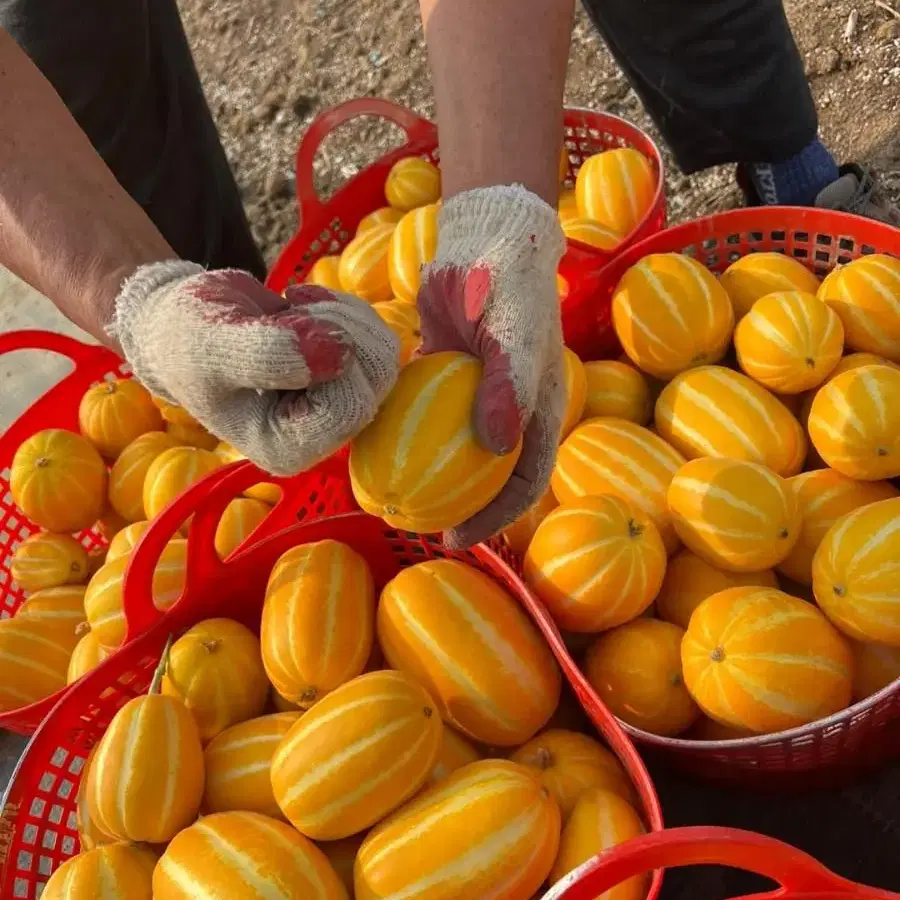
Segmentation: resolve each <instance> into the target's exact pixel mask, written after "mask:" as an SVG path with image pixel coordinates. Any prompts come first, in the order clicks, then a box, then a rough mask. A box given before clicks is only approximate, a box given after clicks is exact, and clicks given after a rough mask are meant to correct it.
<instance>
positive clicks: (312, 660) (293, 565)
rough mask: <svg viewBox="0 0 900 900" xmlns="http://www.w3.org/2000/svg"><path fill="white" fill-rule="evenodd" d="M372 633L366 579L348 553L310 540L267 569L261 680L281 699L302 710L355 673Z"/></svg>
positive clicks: (370, 588)
mask: <svg viewBox="0 0 900 900" xmlns="http://www.w3.org/2000/svg"><path fill="white" fill-rule="evenodd" d="M374 631H375V587H374V584H373V581H372V573H371V572H370V570H369V566H368V564H367V563H366V561H365V559H363V558H362V556H360V555H359V554H358V553H357V552H356V551H355V550H352V549H351V548H350V547H348V546H347V545H346V544H342V543H339V542H338V541H330V540H326V541H318V542H317V543H313V544H301V545H300V546H298V547H294V548H292V549H291V550H288V551H287V553H285V554H283V555H282V556H281V557H280V558H279V559H278V561H277V562H276V563H275V566H274V567H273V569H272V572H271V574H270V575H269V582H268V585H267V586H266V596H265V602H264V605H263V614H262V626H261V629H260V640H261V644H262V659H263V664H264V666H265V670H266V674H267V675H268V678H269V680H270V681H271V682H272V684H273V685H274V687H275V689H276V690H277V691H278V693H279V694H281V696H282V697H284V698H286V699H287V700H288V701H290V702H291V703H296V704H297V705H298V706H300V707H301V708H304V709H306V708H308V707H310V706H312V705H313V704H315V703H317V702H318V701H320V700H321V699H322V698H323V697H324V696H325V695H326V694H328V693H329V692H331V691H333V690H334V689H335V688H337V687H340V685H342V684H344V683H345V682H347V681H350V679H351V678H355V677H356V676H357V675H360V674H362V672H363V670H364V669H365V667H366V662H367V661H368V659H369V656H370V654H371V652H372V640H373V635H374Z"/></svg>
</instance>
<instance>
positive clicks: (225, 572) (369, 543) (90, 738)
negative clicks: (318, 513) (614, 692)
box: [0, 463, 662, 900]
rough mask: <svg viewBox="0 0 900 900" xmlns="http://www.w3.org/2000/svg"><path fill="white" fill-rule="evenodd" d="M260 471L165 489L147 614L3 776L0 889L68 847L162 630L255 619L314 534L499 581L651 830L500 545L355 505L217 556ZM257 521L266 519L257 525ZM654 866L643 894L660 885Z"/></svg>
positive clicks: (130, 580) (145, 565)
mask: <svg viewBox="0 0 900 900" xmlns="http://www.w3.org/2000/svg"><path fill="white" fill-rule="evenodd" d="M263 478H266V479H267V476H263V475H262V473H260V472H259V471H258V470H257V469H255V467H253V466H252V465H250V464H248V463H238V464H235V465H234V466H232V467H229V468H228V469H227V470H221V471H219V472H214V473H212V474H211V475H209V476H207V478H206V479H204V481H202V482H198V484H196V485H194V486H193V487H192V488H190V489H189V490H188V491H186V492H185V493H184V494H182V495H181V497H179V498H178V499H176V500H175V501H174V502H173V503H172V504H171V505H170V506H169V507H168V508H167V509H166V510H164V511H163V513H161V515H160V516H159V517H158V518H157V519H156V520H155V522H154V525H153V526H152V527H151V528H150V529H149V530H148V532H147V533H146V534H145V535H144V537H143V539H142V540H141V542H140V543H139V544H138V546H137V548H136V549H135V552H134V554H133V556H132V558H131V563H130V565H129V567H128V571H127V573H126V580H125V598H126V609H127V612H128V616H129V621H130V622H131V623H134V622H147V623H151V624H150V625H149V628H148V630H146V631H144V632H143V633H142V634H141V635H140V636H139V637H137V638H136V639H135V640H134V641H133V642H131V643H130V644H128V645H126V646H125V647H124V649H122V650H120V651H119V652H118V653H117V654H116V655H115V656H113V657H111V658H109V659H107V660H106V661H105V662H104V663H102V664H101V666H100V667H99V668H97V669H96V670H94V671H93V672H91V673H89V674H88V675H87V676H85V678H83V679H82V680H81V681H80V682H78V683H77V684H75V685H74V686H73V687H72V688H71V690H70V691H69V693H68V694H67V695H66V696H65V697H64V698H63V699H62V700H61V701H60V702H59V703H58V705H57V706H56V707H55V709H54V710H53V712H52V713H51V714H50V716H48V718H47V719H46V720H45V722H44V723H43V725H42V726H41V727H40V728H39V729H38V731H37V732H36V733H35V735H34V738H33V739H32V741H31V744H30V745H29V747H28V749H27V751H26V753H25V754H24V756H23V757H22V759H21V760H20V762H19V765H18V768H17V770H16V772H15V774H14V776H13V778H12V781H11V782H10V785H9V788H8V791H7V794H6V797H5V802H4V807H3V813H2V818H0V896H2V897H16V898H28V900H31V898H36V897H38V896H39V891H40V888H41V885H43V884H44V883H45V882H46V880H47V878H48V877H49V875H50V874H51V873H52V871H53V870H54V869H55V868H56V867H57V866H59V865H60V864H61V863H62V862H64V861H65V860H66V859H67V858H69V857H70V856H72V855H73V854H75V853H76V852H77V851H78V838H77V832H76V828H75V813H74V810H75V798H76V793H77V789H78V783H79V779H80V775H81V771H82V767H83V765H84V760H85V758H86V756H87V754H88V753H89V752H90V750H91V748H92V747H93V745H94V744H95V743H96V741H97V740H98V738H99V737H100V736H101V735H102V734H103V731H104V729H105V728H106V727H107V725H108V724H109V722H110V720H111V719H112V717H113V715H115V713H116V712H117V711H118V710H119V709H120V708H121V707H122V706H123V705H124V704H125V703H126V702H127V701H128V700H129V699H131V698H132V697H134V696H136V695H138V694H140V693H143V692H144V691H146V689H147V687H148V685H149V683H150V680H151V677H152V673H153V670H154V669H155V667H156V665H157V663H158V661H159V657H160V654H161V652H162V649H163V646H164V644H165V641H166V639H167V637H168V636H169V635H170V634H177V633H180V632H181V631H182V630H183V629H186V628H188V627H190V626H191V625H193V624H194V623H196V622H198V621H200V620H202V619H204V618H208V617H210V616H223V615H224V616H231V617H233V618H236V619H238V620H240V621H242V622H244V623H246V624H247V625H248V626H250V627H252V628H255V629H258V627H259V618H260V612H261V606H262V598H263V594H264V591H265V585H266V581H267V579H268V574H269V571H270V569H271V567H272V565H273V564H274V562H275V561H276V559H277V558H278V557H279V556H280V555H281V554H282V553H284V552H285V551H286V550H287V549H289V548H290V547H293V546H296V545H297V544H299V543H303V542H308V541H318V540H323V539H325V538H331V539H336V540H341V541H344V542H346V543H347V544H349V545H350V546H352V547H353V548H354V549H356V550H357V551H358V552H360V553H361V554H363V555H364V556H365V558H366V559H367V560H368V562H369V565H370V566H371V568H372V572H373V575H374V579H375V583H376V585H377V586H381V585H383V584H385V583H386V582H387V581H388V580H389V579H390V578H391V577H393V576H394V575H395V574H396V572H397V571H398V570H399V569H400V568H402V567H404V566H409V565H412V564H414V563H417V562H421V561H423V560H425V559H432V558H436V557H451V558H456V559H462V560H465V561H466V562H468V563H470V564H471V565H474V566H476V567H477V568H479V569H480V570H482V571H483V572H486V573H488V574H489V575H491V576H492V577H493V578H495V579H497V581H499V582H500V583H501V584H503V585H504V586H505V587H506V588H507V589H508V590H509V591H510V592H511V593H512V594H514V595H515V596H516V597H517V598H518V599H519V600H520V601H521V602H522V604H523V605H524V606H525V608H526V609H527V611H528V612H529V613H530V614H531V616H532V618H533V619H534V620H535V622H536V623H537V624H538V626H539V627H540V629H541V631H542V632H543V633H544V634H545V635H546V636H547V638H548V641H549V644H550V646H551V647H552V649H553V652H554V653H555V654H556V656H557V658H558V659H559V662H560V664H561V666H562V669H563V671H564V673H565V675H566V677H567V678H568V679H569V681H570V683H571V684H572V686H573V687H574V689H575V691H576V693H577V694H578V696H579V698H580V699H581V700H582V702H583V703H584V705H585V709H586V710H587V712H588V714H589V716H590V717H591V720H592V721H593V723H594V725H595V726H596V727H597V730H598V732H599V733H600V734H601V735H602V736H603V738H605V740H606V742H607V744H608V745H609V746H610V748H611V749H612V750H613V751H614V752H615V753H616V755H617V756H618V757H619V759H620V760H621V762H622V764H623V766H624V767H625V769H626V770H627V771H628V773H629V775H630V777H631V779H632V781H633V783H634V786H635V789H636V792H637V795H638V797H639V798H640V801H641V806H642V812H643V817H644V820H645V822H646V824H647V826H648V827H649V829H650V830H651V831H658V830H660V829H661V828H662V813H661V811H660V807H659V801H658V799H657V797H656V793H655V791H654V789H653V784H652V782H651V781H650V777H649V775H648V774H647V771H646V769H645V768H644V765H643V763H642V761H641V759H640V757H639V756H638V754H637V752H636V750H635V749H634V746H633V745H632V743H631V742H630V741H629V740H628V738H627V737H626V736H625V734H624V733H623V731H622V730H621V728H620V727H619V726H618V724H617V723H616V721H615V719H614V718H613V717H612V716H611V715H610V714H609V712H607V710H606V709H605V708H604V707H603V706H602V705H600V704H599V703H597V701H596V697H595V696H594V694H593V692H592V691H591V689H590V687H589V686H588V685H587V683H586V682H585V680H584V678H583V676H582V675H581V673H580V672H579V671H578V669H577V667H576V666H575V665H574V663H572V660H571V659H570V658H569V656H568V654H567V653H566V650H565V647H564V645H563V643H562V640H561V638H560V635H559V632H558V631H557V630H556V628H555V626H554V625H553V622H552V620H551V619H550V617H549V616H548V615H547V613H546V612H545V611H544V609H543V607H542V606H541V605H540V603H539V602H538V601H537V600H536V599H535V598H534V596H533V595H532V594H531V593H530V592H529V590H528V589H527V588H526V587H525V585H524V584H523V582H522V581H521V579H520V577H519V575H518V573H517V571H516V569H515V568H514V565H515V563H514V561H513V560H512V559H511V558H510V557H508V556H506V555H505V551H503V550H502V548H500V547H499V546H498V547H497V548H496V549H491V548H489V547H487V546H480V547H477V548H475V549H474V550H471V551H467V552H451V551H448V550H445V549H444V548H443V547H442V546H441V544H440V542H439V541H438V540H437V539H436V538H432V537H425V536H419V535H411V534H406V533H402V532H398V531H396V530H394V529H392V528H389V527H388V526H386V525H385V524H384V523H383V522H381V521H380V520H378V519H375V518H372V517H370V516H367V515H365V514H364V513H360V512H356V513H348V514H345V515H341V516H336V517H334V518H330V519H320V520H318V521H314V522H307V523H302V524H299V525H292V526H291V527H287V528H283V529H281V530H277V529H275V528H274V527H273V528H271V530H270V533H269V534H268V535H267V536H265V537H262V538H261V539H257V540H256V541H255V542H253V544H252V546H249V547H248V548H247V549H245V550H242V551H238V552H237V553H235V554H234V555H232V556H231V557H229V559H228V560H226V561H225V562H222V561H220V560H219V559H218V558H217V557H216V555H215V551H214V548H213V537H214V534H215V528H216V524H217V522H218V520H219V518H220V516H221V514H222V512H223V510H224V509H225V507H226V505H227V504H228V502H229V501H230V500H231V499H232V498H233V497H235V496H237V495H238V494H240V493H241V492H242V491H244V490H245V489H246V488H248V487H250V486H251V485H253V484H255V483H257V482H258V481H260V480H261V479H263ZM189 515H193V519H192V521H191V525H190V531H189V535H188V542H189V543H188V568H187V579H186V582H187V583H186V588H185V592H184V594H183V595H182V597H181V598H180V600H179V601H177V602H176V603H175V605H174V606H172V607H171V608H170V609H169V610H168V612H166V613H165V614H163V615H160V614H159V613H158V612H157V611H156V610H155V608H154V607H153V604H152V598H151V596H150V584H151V577H150V576H151V573H152V571H153V569H154V568H155V564H156V561H157V560H158V558H159V554H160V552H161V551H162V548H163V547H164V546H165V544H166V543H167V541H168V540H169V539H170V538H171V537H172V535H174V533H175V532H176V530H177V529H178V527H179V526H180V525H181V524H182V523H183V522H184V521H186V519H187V518H188V516H189ZM264 526H265V523H264ZM661 880H662V873H661V872H656V873H655V874H654V876H653V879H652V883H651V889H650V892H649V895H648V900H655V898H656V897H657V896H658V894H659V889H660V885H661Z"/></svg>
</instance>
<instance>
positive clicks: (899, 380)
mask: <svg viewBox="0 0 900 900" xmlns="http://www.w3.org/2000/svg"><path fill="white" fill-rule="evenodd" d="M807 427H808V428H809V437H810V440H811V441H812V443H813V446H814V447H815V448H816V450H817V451H818V453H819V456H821V457H822V459H823V460H824V461H825V462H826V464H827V465H829V466H830V467H831V468H832V469H836V470H837V471H838V472H840V473H842V474H843V475H847V476H848V477H850V478H856V479H858V480H862V481H879V480H881V479H884V478H897V477H898V476H900V369H897V368H894V367H893V366H861V367H859V368H857V369H851V370H850V371H849V372H844V374H843V375H838V377H837V378H832V379H831V380H830V381H829V382H828V383H827V384H826V385H823V387H821V388H820V389H819V390H818V392H817V393H816V396H815V397H814V398H813V402H812V406H811V407H810V410H809V423H808V426H807Z"/></svg>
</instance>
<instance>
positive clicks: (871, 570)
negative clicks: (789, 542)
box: [813, 497, 900, 647]
mask: <svg viewBox="0 0 900 900" xmlns="http://www.w3.org/2000/svg"><path fill="white" fill-rule="evenodd" d="M813 593H814V594H815V597H816V602H817V603H818V604H819V606H820V607H821V608H822V610H823V612H824V613H825V615H826V616H828V618H829V619H831V621H832V622H834V624H835V625H836V626H837V627H838V628H839V629H840V630H841V631H843V632H844V634H846V635H849V636H850V637H852V638H855V639H856V640H858V641H875V642H877V643H880V644H888V645H889V646H892V647H900V497H895V498H893V499H890V500H880V501H879V502H877V503H870V504H869V505H868V506H863V507H860V508H859V509H857V510H855V511H854V512H851V513H848V514H847V515H846V516H844V517H843V518H841V519H839V520H838V521H837V522H835V524H834V525H832V526H831V528H830V529H829V531H828V533H827V534H826V535H825V537H824V539H823V540H822V543H821V544H819V549H818V550H817V551H816V555H815V557H813Z"/></svg>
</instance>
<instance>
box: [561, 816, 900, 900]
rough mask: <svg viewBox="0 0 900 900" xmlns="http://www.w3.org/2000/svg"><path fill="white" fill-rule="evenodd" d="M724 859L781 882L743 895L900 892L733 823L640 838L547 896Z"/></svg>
mask: <svg viewBox="0 0 900 900" xmlns="http://www.w3.org/2000/svg"><path fill="white" fill-rule="evenodd" d="M696 865H719V866H730V867H731V868H734V869H744V870H746V871H748V872H755V873H756V874H757V875H762V876H764V877H766V878H769V879H771V880H772V881H775V882H777V883H778V884H779V885H781V887H780V888H779V889H778V890H776V891H772V892H767V893H765V894H754V895H753V897H744V898H743V900H765V898H769V900H776V898H779V900H782V898H783V900H788V898H790V900H846V898H850V897H853V898H856V900H900V894H894V893H892V892H890V891H884V890H880V889H878V888H870V887H864V886H863V885H861V884H855V883H854V882H852V881H847V880H846V879H845V878H841V877H839V876H838V875H835V874H834V872H831V871H829V870H828V869H826V868H825V867H824V866H823V865H822V864H821V863H819V862H817V861H816V860H815V859H813V858H812V857H811V856H808V855H807V854H806V853H803V852H801V851H800V850H797V849H796V848H794V847H791V846H789V845H788V844H783V843H781V841H776V840H774V839H773V838H769V837H763V836H762V835H760V834H753V833H752V832H749V831H739V830H737V829H733V828H704V827H700V828H673V829H671V830H669V831H662V832H659V833H658V834H648V835H645V836H644V837H639V838H635V839H634V840H632V841H628V843H626V844H621V845H619V846H618V847H614V848H613V849H612V850H610V851H608V852H607V853H604V854H602V855H601V856H598V857H596V858H595V859H593V860H591V861H589V862H586V863H585V864H584V865H583V866H581V867H580V868H578V869H576V870H575V871H574V872H572V873H571V874H570V875H569V876H568V877H566V878H565V879H563V880H562V881H561V882H559V884H557V885H555V886H554V887H553V889H552V890H550V891H549V892H548V893H547V894H545V895H544V898H543V900H595V898H597V897H601V896H603V895H604V894H605V892H606V891H608V890H610V889H611V888H613V887H615V886H616V885H617V884H621V883H622V882H623V881H625V880H626V879H628V878H632V877H634V876H635V875H640V874H643V873H645V872H649V871H650V870H652V869H660V868H669V867H677V866H696Z"/></svg>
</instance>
